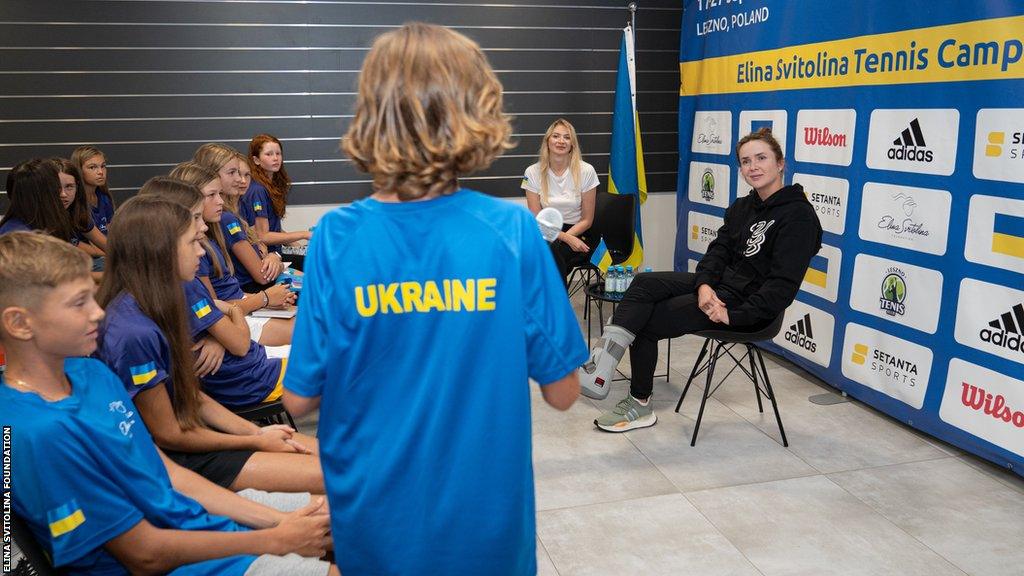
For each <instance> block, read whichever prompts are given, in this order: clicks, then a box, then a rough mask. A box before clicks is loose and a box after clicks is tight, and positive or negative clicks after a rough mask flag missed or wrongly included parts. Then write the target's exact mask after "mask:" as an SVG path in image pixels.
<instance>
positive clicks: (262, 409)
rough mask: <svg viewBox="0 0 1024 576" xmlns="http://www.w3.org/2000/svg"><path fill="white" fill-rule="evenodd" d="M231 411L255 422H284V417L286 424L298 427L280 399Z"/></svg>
mask: <svg viewBox="0 0 1024 576" xmlns="http://www.w3.org/2000/svg"><path fill="white" fill-rule="evenodd" d="M231 411H232V412H234V413H235V414H236V415H238V416H241V417H242V418H245V419H246V420H248V421H250V422H255V423H257V424H284V421H285V419H287V420H288V425H289V426H291V427H292V428H294V429H295V430H298V428H295V420H293V419H292V415H291V414H289V413H288V411H287V410H285V409H284V404H283V403H281V401H280V400H274V401H273V402H263V403H261V404H256V405H253V406H246V407H245V408H232V409H231Z"/></svg>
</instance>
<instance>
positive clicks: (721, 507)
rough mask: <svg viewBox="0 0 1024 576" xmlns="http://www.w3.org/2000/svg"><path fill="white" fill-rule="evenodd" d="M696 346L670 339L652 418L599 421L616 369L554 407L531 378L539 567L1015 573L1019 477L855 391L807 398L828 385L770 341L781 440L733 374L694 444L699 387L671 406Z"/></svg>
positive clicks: (572, 570) (1019, 552) (1020, 533)
mask: <svg viewBox="0 0 1024 576" xmlns="http://www.w3.org/2000/svg"><path fill="white" fill-rule="evenodd" d="M699 345H700V341H699V340H698V339H697V338H693V337H689V338H687V337H684V338H680V339H677V340H674V341H673V342H672V346H673V353H672V372H671V378H670V379H669V381H668V382H665V380H664V379H659V380H657V381H656V384H655V400H654V401H655V405H656V408H655V409H656V412H657V414H658V418H659V421H658V424H657V425H656V426H654V427H653V428H647V429H642V430H634V431H631V432H627V433H625V434H609V433H605V432H602V431H600V430H597V429H596V428H595V427H594V425H593V420H594V418H595V417H596V416H597V415H598V414H600V412H601V411H602V410H604V409H607V408H609V407H611V406H612V405H614V403H615V402H616V401H618V400H619V399H621V398H622V397H623V396H624V394H625V391H626V383H625V382H619V383H616V384H615V385H614V388H613V389H612V392H611V395H610V396H609V398H608V399H606V400H604V401H602V402H595V401H592V400H588V399H586V398H580V399H579V401H577V402H576V404H575V405H574V406H573V407H572V408H571V409H570V410H569V411H567V412H564V413H563V412H556V411H555V410H553V409H551V408H549V407H548V406H547V405H545V404H544V402H543V400H542V399H541V397H540V394H539V393H538V392H537V390H536V387H534V392H533V395H534V398H533V399H534V402H533V422H534V428H533V450H534V474H535V477H536V486H537V536H538V540H537V556H538V570H539V572H538V573H539V574H541V575H545V576H548V575H551V576H554V575H558V576H570V575H573V576H575V575H601V576H604V575H622V574H638V575H643V576H654V575H659V574H666V575H673V576H680V575H694V576H715V575H752V576H757V575H763V576H781V575H792V576H805V575H806V576H811V575H814V576H817V575H823V574H836V575H843V576H846V575H864V576H868V575H871V576H875V575H879V576H882V575H900V576H910V575H921V576H939V575H947V574H949V575H963V574H972V575H977V576H998V575H1007V576H1010V575H1014V576H1021V575H1024V479H1021V478H1020V477H1019V476H1016V475H1014V474H1011V473H1007V472H1005V471H1003V470H1001V469H998V468H996V467H995V466H993V465H991V464H989V463H987V462H985V461H982V460H979V459H977V458H975V457H973V456H970V455H967V454H965V453H964V452H963V451H961V450H958V449H956V448H954V447H951V446H948V445H946V444H944V443H942V442H940V441H938V440H935V439H933V438H930V437H927V436H925V435H923V434H921V433H918V432H916V431H914V430H913V429H910V428H908V427H906V426H903V425H902V424H900V423H898V422H896V421H894V420H892V419H891V418H889V417H887V416H885V415H883V414H881V413H879V412H877V411H875V410H873V409H871V408H869V407H867V406H864V405H863V404H860V403H858V402H856V401H853V402H847V403H841V404H836V405H831V406H820V405H816V404H812V403H811V402H809V401H808V397H809V396H811V395H815V394H821V393H823V392H825V391H826V390H825V389H824V388H823V387H822V385H821V384H820V383H819V382H818V381H817V380H815V379H814V378H811V377H808V376H805V375H804V374H803V373H802V372H801V371H800V370H799V369H797V368H794V367H792V366H791V365H790V364H789V363H787V362H785V361H782V360H779V359H777V358H775V357H771V356H770V355H766V357H765V360H766V362H767V364H768V370H769V373H770V375H771V378H772V383H773V385H774V387H775V389H776V393H777V395H778V398H779V405H780V410H781V412H782V418H783V423H784V424H785V426H786V434H787V436H788V437H789V442H790V446H789V448H783V447H782V444H781V443H780V441H779V431H778V428H777V426H776V424H775V420H774V418H773V417H772V415H771V409H770V407H766V408H767V413H766V414H764V415H762V414H760V413H758V411H757V405H756V402H755V399H754V395H753V390H752V389H751V385H750V384H749V383H746V382H744V381H743V380H740V378H739V377H737V376H736V375H734V376H733V377H732V378H731V379H730V380H729V381H728V382H727V383H726V384H725V385H724V386H723V387H722V388H721V389H720V390H719V391H718V392H717V393H716V395H715V396H714V397H713V398H712V399H711V400H710V401H709V402H708V406H707V408H706V411H705V416H704V420H703V421H702V423H701V430H700V436H699V437H698V441H697V445H696V447H693V448H691V447H690V445H689V439H690V434H691V433H692V431H693V425H694V421H695V417H696V412H697V407H698V405H699V401H700V394H701V390H700V389H699V388H698V389H696V390H695V391H694V390H691V392H690V394H688V396H687V400H686V402H685V403H684V405H683V409H682V411H681V413H680V414H676V413H675V412H673V409H674V408H675V401H676V399H677V398H678V396H679V392H680V390H681V386H682V384H683V383H685V379H686V376H687V375H688V374H689V368H690V367H691V366H692V363H693V361H694V360H695V359H696V355H697V352H698V351H699ZM662 351H663V352H664V348H662ZM662 356H664V353H662ZM622 368H623V370H624V371H625V372H627V373H628V362H624V365H623V367H622ZM660 368H661V369H660V370H659V372H662V371H663V366H662V367H660Z"/></svg>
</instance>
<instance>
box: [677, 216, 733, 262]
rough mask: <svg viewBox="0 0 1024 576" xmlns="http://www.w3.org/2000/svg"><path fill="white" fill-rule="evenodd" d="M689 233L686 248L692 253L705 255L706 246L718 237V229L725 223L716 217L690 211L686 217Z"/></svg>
mask: <svg viewBox="0 0 1024 576" xmlns="http://www.w3.org/2000/svg"><path fill="white" fill-rule="evenodd" d="M687 222H688V225H689V228H690V233H689V235H688V236H687V238H686V247H687V248H689V249H690V250H693V251H694V252H700V253H701V254H705V253H707V251H708V245H709V244H711V242H712V241H714V239H715V238H717V237H718V229H719V228H721V227H722V224H724V223H725V221H724V220H723V219H722V218H719V217H718V216H712V215H710V214H704V213H703V212H693V211H691V212H690V213H689V215H688V217H687Z"/></svg>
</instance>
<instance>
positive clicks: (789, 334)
mask: <svg viewBox="0 0 1024 576" xmlns="http://www.w3.org/2000/svg"><path fill="white" fill-rule="evenodd" d="M835 326H836V320H835V318H833V317H832V315H831V314H829V313H828V312H825V311H824V310H819V309H818V308H815V307H814V306H809V305H807V304H804V303H803V302H801V301H799V300H794V301H793V304H791V305H790V306H789V308H787V309H786V317H785V319H784V320H783V323H782V330H780V331H779V334H778V335H777V336H776V337H775V338H773V339H772V342H775V343H776V344H778V345H779V346H781V347H783V348H785V349H786V350H790V351H792V352H795V353H796V354H798V355H800V356H803V357H804V358H806V359H808V360H810V361H811V362H814V363H815V364H819V365H821V366H824V367H825V368H828V366H829V364H830V363H831V362H832V337H833V336H832V335H833V332H834V331H835Z"/></svg>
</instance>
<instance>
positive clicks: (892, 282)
mask: <svg viewBox="0 0 1024 576" xmlns="http://www.w3.org/2000/svg"><path fill="white" fill-rule="evenodd" d="M904 276H905V273H904V272H903V271H902V270H900V269H899V268H896V267H892V268H889V270H888V271H887V273H886V275H885V277H884V278H882V297H881V298H879V299H878V304H879V306H880V307H881V308H882V311H883V312H885V313H886V314H888V315H889V316H896V315H899V316H903V314H904V313H905V312H906V311H907V307H906V306H905V305H904V304H903V301H904V300H906V299H907V280H906V278H904Z"/></svg>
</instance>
